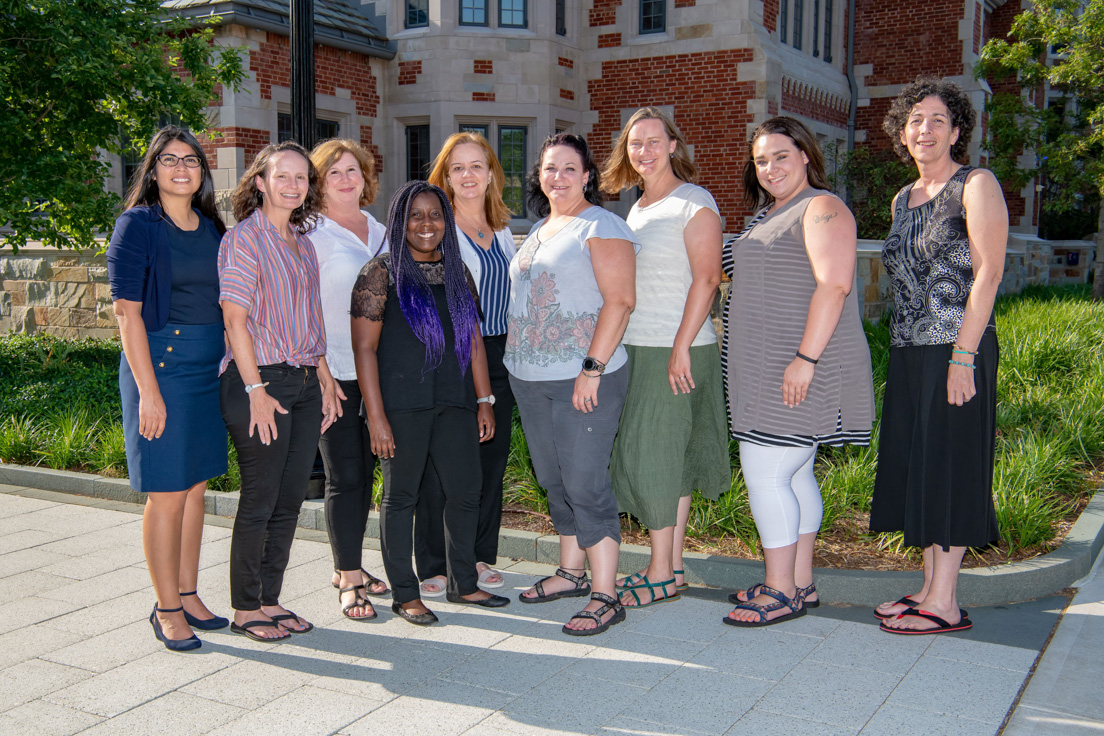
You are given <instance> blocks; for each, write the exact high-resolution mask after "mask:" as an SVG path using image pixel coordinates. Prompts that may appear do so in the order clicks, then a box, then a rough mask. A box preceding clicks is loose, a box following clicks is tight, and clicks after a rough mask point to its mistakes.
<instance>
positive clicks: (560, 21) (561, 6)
mask: <svg viewBox="0 0 1104 736" xmlns="http://www.w3.org/2000/svg"><path fill="white" fill-rule="evenodd" d="M556 35H557V36H566V35H567V0H556Z"/></svg>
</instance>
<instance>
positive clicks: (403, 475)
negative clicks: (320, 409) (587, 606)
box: [350, 181, 510, 626]
mask: <svg viewBox="0 0 1104 736" xmlns="http://www.w3.org/2000/svg"><path fill="white" fill-rule="evenodd" d="M387 241H388V243H390V245H391V250H390V252H389V253H385V254H383V255H380V256H376V257H375V258H373V259H372V260H370V261H368V263H367V264H366V265H365V266H364V268H363V269H361V271H360V275H359V276H358V277H357V280H356V284H355V286H354V287H353V296H352V305H351V308H350V314H351V315H352V334H353V354H354V356H355V359H356V369H357V381H358V382H359V383H360V392H361V395H363V396H364V410H365V412H366V415H367V419H368V433H369V435H371V438H372V452H374V453H375V454H376V455H377V456H378V457H379V458H380V463H381V466H382V468H383V501H382V503H381V504H380V546H381V548H382V551H383V569H384V570H385V571H386V572H387V579H388V581H389V582H390V583H391V588H392V589H393V591H394V592H393V599H394V600H393V602H392V604H391V610H392V611H393V612H394V613H395V614H396V615H397V616H399V617H400V618H403V619H405V620H406V621H409V622H410V623H412V624H416V625H419V626H426V625H429V624H433V623H436V621H437V616H436V615H434V614H433V612H432V611H430V610H429V609H428V608H426V606H425V604H424V603H422V600H421V594H420V591H419V586H418V577H417V576H416V575H415V574H414V567H413V565H411V561H410V557H411V553H412V551H413V550H412V541H413V530H414V509H415V507H416V506H417V505H418V497H419V496H420V494H421V493H422V490H423V489H422V484H423V482H424V481H423V478H424V476H425V473H426V470H427V468H429V467H430V466H432V468H433V469H434V470H435V471H436V476H437V479H438V480H439V482H440V490H441V492H442V493H443V494H444V497H445V502H444V525H445V540H446V545H447V549H446V552H445V560H446V563H447V568H448V572H447V575H448V581H447V586H448V587H447V593H446V596H447V600H448V601H449V602H450V603H459V604H465V605H475V606H486V607H490V608H496V607H499V606H505V605H506V604H508V603H509V602H510V599H509V598H504V597H502V596H497V595H493V594H491V593H488V592H486V591H484V590H480V589H479V586H478V580H477V577H476V573H475V530H476V519H477V517H478V514H479V493H480V489H481V488H482V486H483V479H482V475H481V473H480V469H479V442H480V441H481V440H489V439H491V437H493V436H494V431H495V417H494V412H493V411H492V409H491V404H490V402H487V401H480V400H479V399H484V398H486V397H487V396H489V395H490V393H491V381H490V378H489V377H488V374H487V359H486V356H485V355H484V351H483V338H482V337H481V336H480V334H479V309H478V307H477V301H476V293H475V284H474V282H473V281H472V278H471V274H470V273H468V270H467V268H465V266H464V261H463V260H462V259H461V257H460V246H459V244H458V243H457V240H456V223H455V221H454V220H453V216H452V208H451V207H449V203H448V197H446V196H445V193H444V192H443V191H441V190H440V189H438V188H437V187H435V186H433V185H432V184H428V183H427V182H424V181H411V182H407V183H406V184H404V185H403V186H402V187H400V188H399V191H397V192H396V193H395V196H394V197H393V198H392V199H391V207H390V209H389V211H388V215H387Z"/></svg>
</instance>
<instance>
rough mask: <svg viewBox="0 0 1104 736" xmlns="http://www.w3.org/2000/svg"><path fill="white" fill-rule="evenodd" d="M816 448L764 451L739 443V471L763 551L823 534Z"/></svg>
mask: <svg viewBox="0 0 1104 736" xmlns="http://www.w3.org/2000/svg"><path fill="white" fill-rule="evenodd" d="M816 451H817V448H816V446H815V445H814V446H813V447H765V446H763V445H756V444H753V443H751V442H741V443H740V467H741V468H742V469H743V472H744V481H745V482H746V483H747V487H748V501H749V502H750V503H751V515H752V516H753V517H754V518H755V526H756V528H757V529H758V530H759V538H760V539H761V540H762V542H763V547H765V548H767V549H774V548H776V547H787V546H789V545H791V544H796V543H797V537H798V535H799V534H809V533H811V532H816V531H819V530H820V521H821V519H822V518H823V517H824V502H823V501H822V500H821V498H820V487H819V486H818V485H817V482H816V476H814V475H813V460H814V459H815V458H816Z"/></svg>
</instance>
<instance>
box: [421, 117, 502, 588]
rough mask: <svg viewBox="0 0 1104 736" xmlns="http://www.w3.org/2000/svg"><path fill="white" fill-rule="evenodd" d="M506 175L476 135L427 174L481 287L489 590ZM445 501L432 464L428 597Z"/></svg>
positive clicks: (483, 567)
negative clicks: (448, 209)
mask: <svg viewBox="0 0 1104 736" xmlns="http://www.w3.org/2000/svg"><path fill="white" fill-rule="evenodd" d="M505 179H506V177H505V175H504V174H503V171H502V165H501V164H500V163H499V162H498V157H497V156H495V153H494V149H492V148H491V146H490V144H489V143H487V141H486V139H485V138H484V137H483V136H481V135H479V134H478V133H455V134H453V135H451V136H449V138H448V140H446V141H445V145H444V146H443V147H442V148H441V152H440V153H438V154H437V158H436V159H435V160H434V162H433V169H432V170H431V171H430V172H429V183H430V184H433V185H434V186H437V187H440V188H441V189H443V190H445V193H446V194H448V196H449V202H450V203H451V204H452V207H453V211H454V212H455V213H456V237H457V239H458V240H459V242H460V257H461V258H463V259H464V265H465V266H467V267H468V271H470V272H471V275H472V278H473V279H474V280H475V285H476V288H477V289H478V290H479V311H480V312H481V319H480V321H479V326H480V329H481V330H482V332H483V346H484V347H485V348H486V351H487V369H488V370H489V371H490V374H491V395H490V396H489V397H487V398H488V400H489V403H490V404H491V407H492V408H493V409H494V415H495V428H496V429H495V434H494V437H493V438H492V439H491V440H489V441H488V442H484V443H483V444H481V445H480V446H479V459H480V460H481V461H482V465H483V491H482V493H481V494H480V496H479V525H478V527H477V529H476V533H475V560H476V562H475V573H476V575H477V576H478V580H479V584H480V585H482V586H483V587H484V588H501V587H502V586H503V585H505V584H506V582H505V581H504V580H503V579H502V573H500V572H499V571H498V570H495V569H494V567H493V565H494V563H495V560H497V559H498V528H499V525H500V524H501V521H502V478H503V476H505V474H506V461H507V459H509V457H510V424H511V421H512V419H513V416H514V394H513V392H512V391H511V390H510V374H508V373H507V372H506V366H504V365H503V364H502V355H503V353H504V352H505V350H506V308H507V306H508V305H509V300H510V259H511V258H513V257H514V252H515V250H516V249H515V248H514V236H513V234H512V233H511V232H510V227H509V225H510V209H509V208H508V207H507V206H506V203H505V202H503V201H502V187H503V185H504V184H505ZM435 489H437V491H438V492H434V490H435ZM444 501H445V499H444V496H443V495H442V494H441V493H440V492H439V482H438V480H437V477H436V474H435V473H434V472H433V468H432V467H430V468H429V469H428V470H427V471H426V478H425V480H424V482H423V486H422V495H421V496H419V498H418V512H417V515H416V516H415V525H416V526H415V528H414V557H415V559H416V560H417V563H418V577H419V578H421V580H422V586H421V588H422V595H424V596H430V597H433V596H440V595H443V594H444V592H445V579H446V576H445V526H444V521H443V519H444V516H443V515H444Z"/></svg>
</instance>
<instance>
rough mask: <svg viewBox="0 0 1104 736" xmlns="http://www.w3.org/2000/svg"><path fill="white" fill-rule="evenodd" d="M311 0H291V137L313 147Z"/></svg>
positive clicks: (316, 130) (312, 10)
mask: <svg viewBox="0 0 1104 736" xmlns="http://www.w3.org/2000/svg"><path fill="white" fill-rule="evenodd" d="M317 135H318V126H317V125H315V119H314V0H291V137H292V138H293V139H294V140H295V141H296V142H298V143H299V144H300V145H301V146H303V147H304V148H306V149H307V150H308V151H309V150H310V149H312V148H314V144H315V142H316V141H315V138H316V137H317Z"/></svg>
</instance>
